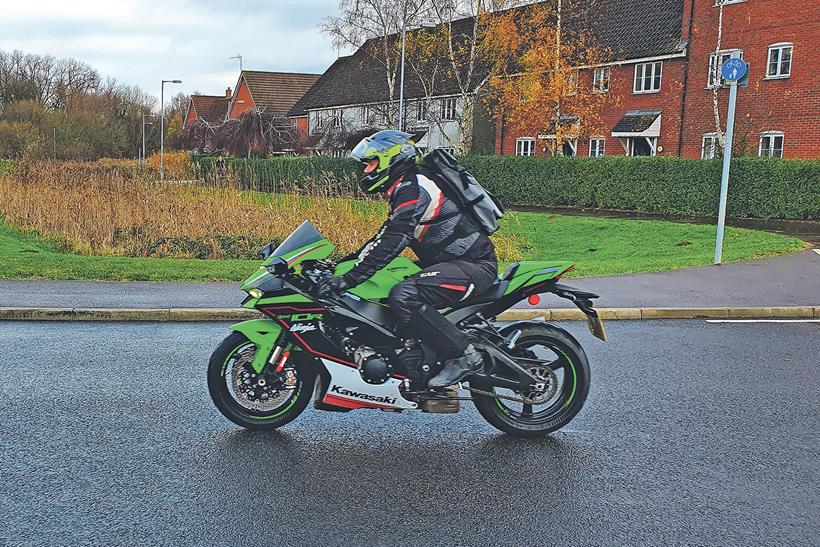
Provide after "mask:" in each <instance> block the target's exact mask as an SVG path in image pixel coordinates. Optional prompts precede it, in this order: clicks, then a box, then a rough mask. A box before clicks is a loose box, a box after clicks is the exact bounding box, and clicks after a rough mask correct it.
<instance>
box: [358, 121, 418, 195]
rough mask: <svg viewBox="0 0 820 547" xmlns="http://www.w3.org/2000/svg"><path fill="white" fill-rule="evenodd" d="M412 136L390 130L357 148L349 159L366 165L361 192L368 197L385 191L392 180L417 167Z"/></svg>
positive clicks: (380, 133)
mask: <svg viewBox="0 0 820 547" xmlns="http://www.w3.org/2000/svg"><path fill="white" fill-rule="evenodd" d="M411 137H412V135H410V134H409V133H404V132H402V131H395V130H391V129H388V130H386V131H379V132H378V133H374V134H373V135H371V136H369V137H365V138H364V139H362V140H361V142H360V143H359V144H357V145H356V147H355V148H354V149H353V151H352V152H351V153H350V157H351V158H353V159H354V160H356V161H358V162H361V163H363V164H365V165H366V166H367V167H366V168H365V170H364V176H363V177H362V178H361V179H359V184H360V185H361V187H362V190H364V191H365V192H367V193H369V194H372V193H375V192H384V191H385V190H387V183H388V182H389V181H390V180H395V179H396V178H398V177H399V176H401V175H402V174H404V173H405V172H406V171H407V170H408V169H410V168H411V167H413V166H414V165H416V163H417V161H418V156H419V152H418V150H417V149H416V143H414V142H413V141H412V140H411Z"/></svg>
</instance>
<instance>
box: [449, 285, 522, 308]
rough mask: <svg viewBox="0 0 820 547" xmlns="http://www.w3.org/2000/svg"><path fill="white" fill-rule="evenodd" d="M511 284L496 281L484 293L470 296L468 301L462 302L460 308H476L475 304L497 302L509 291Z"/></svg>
mask: <svg viewBox="0 0 820 547" xmlns="http://www.w3.org/2000/svg"><path fill="white" fill-rule="evenodd" d="M509 284H510V282H509V281H506V280H501V279H496V281H495V283H493V285H492V286H491V287H490V288H489V289H487V290H486V291H484V292H483V293H479V294H476V295H474V296H470V297H469V298H467V300H462V301H461V302H459V303H458V307H464V306H474V305H475V304H486V303H488V302H495V301H496V300H499V299H500V298H501V297H502V296H504V292H505V291H506V290H507V285H509Z"/></svg>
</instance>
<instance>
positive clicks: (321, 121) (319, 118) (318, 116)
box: [316, 111, 325, 130]
mask: <svg viewBox="0 0 820 547" xmlns="http://www.w3.org/2000/svg"><path fill="white" fill-rule="evenodd" d="M324 122H325V120H324V117H323V116H322V112H321V111H320V112H316V129H317V130H319V129H322V126H323V125H324Z"/></svg>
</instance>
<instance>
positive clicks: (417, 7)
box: [319, 0, 431, 126]
mask: <svg viewBox="0 0 820 547" xmlns="http://www.w3.org/2000/svg"><path fill="white" fill-rule="evenodd" d="M430 4H431V2H430V1H429V0H339V15H337V16H334V17H326V18H325V19H324V20H323V21H322V23H321V25H320V27H319V28H320V30H321V31H322V32H323V33H324V34H325V35H327V36H329V37H330V38H331V39H332V40H333V44H334V45H335V46H336V47H337V48H339V49H348V48H352V49H356V48H359V47H361V48H363V49H364V52H365V54H366V55H367V56H368V57H369V58H371V59H373V60H375V61H376V62H377V63H378V64H379V65H380V66H381V67H382V68H383V69H384V77H385V84H386V88H387V99H388V104H387V105H386V108H384V109H383V115H384V116H385V122H386V124H387V125H388V126H395V124H396V112H397V109H396V108H394V104H395V101H396V99H397V96H398V93H397V87H398V80H399V68H400V64H401V40H400V35H401V31H402V28H411V27H414V26H419V25H421V24H423V23H424V22H425V21H427V20H428V19H429V16H430Z"/></svg>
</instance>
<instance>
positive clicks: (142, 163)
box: [140, 112, 154, 167]
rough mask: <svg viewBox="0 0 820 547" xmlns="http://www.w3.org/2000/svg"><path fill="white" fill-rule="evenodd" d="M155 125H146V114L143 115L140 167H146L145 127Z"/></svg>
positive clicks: (152, 123) (151, 123)
mask: <svg viewBox="0 0 820 547" xmlns="http://www.w3.org/2000/svg"><path fill="white" fill-rule="evenodd" d="M146 125H154V122H148V123H145V112H143V113H142V157H141V158H140V166H143V167H144V166H145V126H146Z"/></svg>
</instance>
